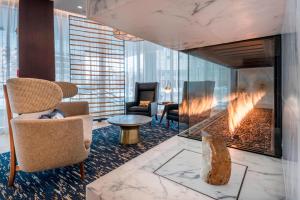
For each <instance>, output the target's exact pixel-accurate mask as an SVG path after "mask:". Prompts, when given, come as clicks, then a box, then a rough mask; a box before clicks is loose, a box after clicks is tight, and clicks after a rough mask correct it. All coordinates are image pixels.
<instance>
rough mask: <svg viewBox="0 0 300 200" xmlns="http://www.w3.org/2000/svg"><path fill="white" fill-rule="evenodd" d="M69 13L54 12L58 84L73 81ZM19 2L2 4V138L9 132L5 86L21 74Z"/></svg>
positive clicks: (2, 0) (6, 0) (1, 1)
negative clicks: (19, 62) (70, 58)
mask: <svg viewBox="0 0 300 200" xmlns="http://www.w3.org/2000/svg"><path fill="white" fill-rule="evenodd" d="M68 17H69V13H67V12H64V11H60V10H55V16H54V31H55V67H56V80H59V81H70V61H69V18H68ZM17 27H18V0H0V134H4V133H7V132H8V129H7V119H6V110H5V100H4V96H3V92H2V91H3V84H5V83H6V80H7V79H9V78H13V77H17V70H18V34H17Z"/></svg>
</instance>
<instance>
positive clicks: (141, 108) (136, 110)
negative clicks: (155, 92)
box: [128, 106, 148, 112]
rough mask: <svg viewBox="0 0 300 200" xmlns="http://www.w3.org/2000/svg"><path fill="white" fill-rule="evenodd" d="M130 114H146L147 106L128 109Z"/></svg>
mask: <svg viewBox="0 0 300 200" xmlns="http://www.w3.org/2000/svg"><path fill="white" fill-rule="evenodd" d="M128 111H130V112H148V106H147V107H145V106H132V107H129V108H128Z"/></svg>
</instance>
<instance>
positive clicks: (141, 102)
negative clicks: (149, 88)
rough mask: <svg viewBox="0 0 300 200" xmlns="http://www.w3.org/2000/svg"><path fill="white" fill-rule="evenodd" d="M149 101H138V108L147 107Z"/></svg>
mask: <svg viewBox="0 0 300 200" xmlns="http://www.w3.org/2000/svg"><path fill="white" fill-rule="evenodd" d="M149 103H150V101H140V105H139V106H140V107H148V105H149Z"/></svg>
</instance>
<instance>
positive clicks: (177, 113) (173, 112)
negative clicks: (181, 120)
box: [168, 110, 179, 116]
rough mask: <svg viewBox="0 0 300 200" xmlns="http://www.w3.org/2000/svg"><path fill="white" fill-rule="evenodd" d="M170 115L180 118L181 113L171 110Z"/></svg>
mask: <svg viewBox="0 0 300 200" xmlns="http://www.w3.org/2000/svg"><path fill="white" fill-rule="evenodd" d="M168 114H170V115H177V116H178V115H179V112H178V110H170V111H169V113H168Z"/></svg>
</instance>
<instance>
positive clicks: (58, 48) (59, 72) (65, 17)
mask: <svg viewBox="0 0 300 200" xmlns="http://www.w3.org/2000/svg"><path fill="white" fill-rule="evenodd" d="M69 15H70V13H68V12H65V11H61V10H57V9H55V10H54V40H55V79H56V80H58V81H66V82H70V57H69V56H70V51H69Z"/></svg>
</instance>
